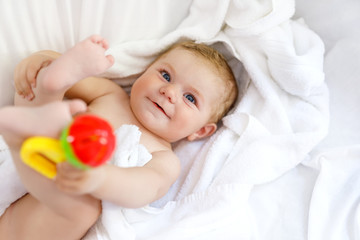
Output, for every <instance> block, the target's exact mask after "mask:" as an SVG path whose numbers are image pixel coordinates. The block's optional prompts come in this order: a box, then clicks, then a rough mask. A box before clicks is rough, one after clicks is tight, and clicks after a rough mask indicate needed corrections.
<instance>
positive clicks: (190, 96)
mask: <svg viewBox="0 0 360 240" xmlns="http://www.w3.org/2000/svg"><path fill="white" fill-rule="evenodd" d="M184 97H185V98H186V99H187V100H188V101H189V102H191V103H193V104H196V99H195V97H194V96H193V95H191V94H185V95H184Z"/></svg>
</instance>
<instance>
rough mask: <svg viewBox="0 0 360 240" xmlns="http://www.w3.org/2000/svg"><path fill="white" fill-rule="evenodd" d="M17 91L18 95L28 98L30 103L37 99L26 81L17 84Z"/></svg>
mask: <svg viewBox="0 0 360 240" xmlns="http://www.w3.org/2000/svg"><path fill="white" fill-rule="evenodd" d="M15 89H16V93H17V94H19V95H20V96H21V97H23V98H26V99H27V100H29V101H31V100H32V99H34V97H35V95H34V92H33V90H32V88H31V86H30V83H28V82H26V81H21V82H15Z"/></svg>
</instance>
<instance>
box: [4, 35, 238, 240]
mask: <svg viewBox="0 0 360 240" xmlns="http://www.w3.org/2000/svg"><path fill="white" fill-rule="evenodd" d="M107 48H108V44H107V42H106V40H105V39H103V38H102V37H100V36H96V35H94V36H91V37H89V38H87V39H85V40H84V41H82V42H80V43H78V44H76V45H75V46H74V47H73V48H71V49H70V50H68V51H67V52H66V53H65V54H63V55H61V56H60V57H58V58H57V56H58V54H57V53H54V52H51V51H45V52H40V53H39V54H35V55H33V56H31V57H30V58H29V59H28V60H27V62H28V63H31V62H32V61H35V63H33V65H32V66H44V65H47V64H45V63H48V62H49V60H52V59H53V58H56V60H54V61H52V62H51V63H50V64H49V65H48V66H45V67H43V68H42V69H41V70H40V71H39V73H38V74H37V78H36V87H35V88H33V89H31V88H28V87H26V86H27V84H28V82H29V80H31V79H26V78H25V79H22V80H21V81H20V83H19V81H18V82H17V84H16V86H17V91H18V93H20V92H22V91H21V89H24V92H23V93H22V95H23V96H25V98H21V97H20V96H19V95H17V96H16V98H15V104H16V105H17V106H42V105H44V104H47V105H45V106H42V107H36V108H33V109H34V111H37V112H40V113H43V115H44V118H39V119H36V118H34V117H33V118H31V117H26V116H25V115H31V113H30V112H31V111H30V110H29V109H28V108H23V107H22V108H18V109H16V107H15V109H10V110H9V109H5V110H6V111H8V113H7V114H8V116H10V117H9V118H11V114H10V113H9V111H10V112H17V114H21V112H23V114H24V117H23V118H22V119H27V120H26V121H28V123H27V124H26V125H31V122H32V121H33V122H36V124H37V125H36V124H35V126H39V125H41V124H39V122H40V121H43V122H44V126H47V125H49V119H48V118H50V117H53V118H54V116H58V115H59V114H55V113H54V114H53V115H52V116H49V112H54V110H50V107H49V105H48V103H50V102H53V103H51V105H53V107H52V108H51V109H54V108H55V107H57V108H62V109H64V108H66V107H64V104H65V103H59V102H58V101H59V100H62V99H63V97H64V96H66V97H67V98H70V99H72V98H80V99H82V100H83V101H84V102H85V103H86V104H87V111H88V112H89V113H91V114H96V115H99V116H101V117H103V118H105V119H106V120H108V121H109V122H110V123H111V125H112V126H113V127H114V129H118V128H119V127H121V126H123V125H125V124H131V125H136V126H137V127H138V128H139V130H140V132H141V137H140V144H142V145H144V146H145V147H146V149H147V150H148V152H149V153H151V155H152V158H151V160H149V161H148V162H147V163H146V164H145V165H143V166H141V167H130V168H121V167H118V166H116V165H113V164H107V165H104V166H100V167H98V168H94V169H90V170H87V171H83V170H79V169H76V168H74V167H72V166H71V165H69V164H68V163H61V164H59V165H58V166H57V177H56V179H55V180H54V181H52V180H48V179H46V178H44V177H42V176H41V175H39V174H37V173H36V172H34V171H33V170H31V169H30V168H29V167H27V166H26V165H24V164H23V163H22V162H21V161H20V157H19V154H18V151H19V148H20V145H21V141H22V140H24V138H26V137H28V136H31V135H39V133H43V135H46V136H52V137H56V133H58V132H59V131H60V130H61V129H60V128H59V125H61V124H57V122H61V121H60V120H61V119H64V118H59V119H57V120H56V121H55V123H56V124H55V126H54V127H53V130H51V131H49V132H45V131H40V130H37V129H35V128H31V129H28V128H30V127H28V128H26V126H21V127H20V126H12V127H11V124H10V121H11V120H8V121H7V120H6V119H5V120H3V121H2V122H0V130H1V133H2V134H3V135H4V138H5V140H6V141H7V143H8V144H9V146H10V148H11V153H12V156H13V160H14V163H15V165H16V167H17V170H18V173H19V175H20V177H21V179H22V182H23V183H24V185H25V187H26V189H27V190H28V192H29V193H28V194H26V195H25V196H24V197H22V198H21V199H19V200H18V201H16V202H14V203H13V204H12V205H11V206H10V207H9V208H8V209H7V210H6V211H5V213H4V214H3V215H2V216H1V217H0V238H1V239H3V238H4V239H11V237H10V236H13V239H23V238H25V237H27V238H29V239H80V238H81V237H82V236H83V235H84V234H85V233H86V231H87V230H88V229H89V228H90V227H91V226H92V225H93V224H94V223H95V221H96V220H97V219H98V217H99V215H100V213H101V204H100V201H101V200H106V201H110V202H112V203H114V204H117V205H120V206H123V207H129V208H138V207H142V206H144V205H146V204H149V203H151V202H153V201H155V200H157V199H159V198H161V197H162V196H164V194H165V193H166V192H167V191H168V189H169V188H170V186H171V185H172V184H173V183H174V182H175V180H176V179H177V177H178V175H179V172H180V163H179V159H178V158H177V157H176V155H175V154H174V152H173V151H172V148H171V143H174V142H176V141H179V140H181V139H184V138H186V139H188V140H189V141H194V140H198V139H202V138H206V137H208V136H210V135H212V134H213V133H214V132H215V131H216V128H217V125H216V123H217V122H218V121H219V120H220V119H221V118H222V117H223V116H224V115H225V114H226V113H227V111H228V110H229V109H230V108H231V106H232V105H233V103H234V102H235V100H236V95H237V87H236V82H235V79H234V76H233V74H232V71H231V69H230V67H229V66H228V64H227V63H226V61H225V59H224V58H223V57H222V56H221V55H220V54H219V53H218V52H217V51H215V50H214V49H212V48H210V47H208V46H206V45H204V44H196V43H194V42H191V41H187V42H181V43H177V44H175V45H173V46H171V47H170V48H169V49H167V50H166V51H164V52H163V53H161V54H160V55H159V57H158V58H157V59H155V61H154V62H153V63H151V64H150V65H149V66H148V67H147V69H146V70H145V72H144V73H143V74H142V75H141V76H140V77H139V78H138V79H137V80H136V81H135V83H134V84H133V86H132V89H131V94H130V96H129V95H128V94H127V93H126V92H125V91H124V90H123V89H122V88H121V87H119V86H118V85H116V84H115V83H113V82H111V81H110V80H107V79H104V78H98V77H91V76H95V75H98V74H100V73H102V72H104V71H106V70H107V69H108V68H109V67H111V66H112V64H113V62H114V58H113V57H112V56H109V55H108V56H106V55H105V51H106V49H107ZM20 66H21V67H19V68H18V71H17V73H16V74H17V75H16V76H19V75H20V76H22V74H23V73H28V72H29V70H27V69H28V68H27V66H26V62H25V63H22V64H20ZM24 66H25V67H24ZM30 66H31V64H30ZM29 68H30V67H29ZM19 69H25V70H23V73H21V70H19ZM19 72H20V73H19ZM30 73H31V71H30ZM16 78H18V79H19V77H16ZM21 86H25V87H21ZM28 99H32V101H28ZM73 105H77V106H78V107H72V108H71V107H69V106H73ZM79 105H81V103H79V102H77V103H76V102H75V103H74V102H73V103H72V104H71V105H67V106H68V107H67V108H66V109H74V108H75V110H76V111H78V110H84V107H81V106H79ZM65 106H66V105H65ZM44 109H48V110H49V111H48V112H47V111H46V110H44ZM2 111H4V109H3V110H2ZM19 112H20V113H19ZM62 112H64V110H62ZM65 112H66V111H65ZM69 112H74V110H71V111H70V110H68V113H67V116H69ZM1 115H2V113H1ZM32 115H33V114H32ZM40 117H41V115H40ZM68 118H69V117H67V119H68ZM14 124H15V123H14ZM63 125H65V124H64V123H63ZM48 128H49V129H51V127H49V126H48ZM26 129H27V130H26ZM24 132H26V134H24ZM18 135H20V136H22V137H16V136H18ZM44 224H46V228H44V227H43V226H44Z"/></svg>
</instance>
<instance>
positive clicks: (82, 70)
mask: <svg viewBox="0 0 360 240" xmlns="http://www.w3.org/2000/svg"><path fill="white" fill-rule="evenodd" d="M108 47H109V46H108V43H107V41H106V40H105V39H104V38H102V37H101V36H98V35H93V36H91V37H89V38H87V39H85V40H83V41H81V42H79V43H77V44H76V45H75V46H74V47H72V48H70V49H69V50H68V51H66V52H65V53H64V54H63V55H62V56H61V57H59V58H58V59H56V60H55V61H53V62H52V63H51V64H50V66H49V67H48V68H46V69H44V70H45V71H44V75H43V76H44V80H43V84H44V87H45V88H46V89H48V90H55V91H57V90H63V89H64V88H69V87H71V86H72V85H74V84H75V83H77V82H78V81H80V80H81V79H84V78H86V77H90V76H96V75H98V74H100V73H103V72H104V71H106V70H107V69H108V68H110V67H111V66H112V65H113V63H114V58H113V56H111V55H105V51H106V50H107V49H108Z"/></svg>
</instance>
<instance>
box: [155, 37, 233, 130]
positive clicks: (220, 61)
mask: <svg viewBox="0 0 360 240" xmlns="http://www.w3.org/2000/svg"><path fill="white" fill-rule="evenodd" d="M176 48H180V49H184V50H187V51H189V52H191V53H193V54H195V55H196V56H198V57H199V58H200V59H201V60H202V61H203V62H204V63H205V64H208V66H209V67H210V68H211V69H213V71H214V73H215V74H216V75H217V76H218V80H220V81H219V82H218V84H220V85H219V88H218V90H219V92H220V93H221V99H219V102H218V103H217V105H215V106H213V107H214V108H213V113H212V116H211V119H210V122H214V123H217V122H218V121H219V120H221V119H222V118H223V117H224V116H225V115H226V114H227V113H228V111H229V110H230V109H231V107H232V106H233V105H234V103H235V101H236V98H237V95H238V88H237V84H236V79H235V77H234V74H233V72H232V70H231V68H230V66H229V65H228V63H227V61H226V60H225V58H224V56H223V55H222V54H221V53H219V52H218V51H217V50H215V49H214V48H212V47H210V46H208V45H206V44H202V43H195V42H194V41H183V42H179V43H176V44H174V45H172V46H171V47H170V48H168V49H166V50H165V51H164V52H163V53H162V54H160V55H159V57H158V58H157V59H159V58H161V57H162V56H164V55H165V54H167V53H168V52H170V51H171V50H173V49H176ZM221 87H223V89H222V88H221ZM222 91H223V92H222Z"/></svg>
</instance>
